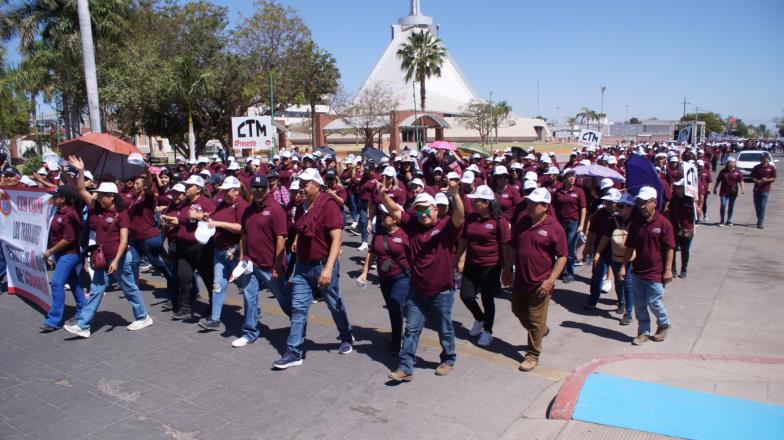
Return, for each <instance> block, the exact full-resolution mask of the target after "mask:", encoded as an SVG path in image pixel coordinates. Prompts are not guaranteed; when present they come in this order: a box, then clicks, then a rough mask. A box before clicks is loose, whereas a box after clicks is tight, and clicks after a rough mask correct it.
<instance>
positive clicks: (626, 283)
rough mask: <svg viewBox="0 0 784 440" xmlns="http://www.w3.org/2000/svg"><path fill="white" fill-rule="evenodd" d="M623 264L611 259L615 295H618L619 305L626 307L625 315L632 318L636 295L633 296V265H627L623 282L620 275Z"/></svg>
mask: <svg viewBox="0 0 784 440" xmlns="http://www.w3.org/2000/svg"><path fill="white" fill-rule="evenodd" d="M621 264H622V263H617V262H615V261H612V259H610V267H612V271H613V276H614V277H615V279H614V280H613V281H614V284H615V294H616V295H618V303H619V304H623V305H624V306H625V307H626V311H625V312H624V313H625V314H627V315H629V316H632V310H633V309H634V295H633V294H632V263H628V264H627V265H626V278H624V280H623V281H621V277H620V276H619V274H620V273H621Z"/></svg>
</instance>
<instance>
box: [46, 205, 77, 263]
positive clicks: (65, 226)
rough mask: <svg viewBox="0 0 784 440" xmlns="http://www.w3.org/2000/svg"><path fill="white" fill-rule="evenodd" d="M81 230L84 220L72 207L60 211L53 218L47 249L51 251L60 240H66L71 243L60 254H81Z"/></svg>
mask: <svg viewBox="0 0 784 440" xmlns="http://www.w3.org/2000/svg"><path fill="white" fill-rule="evenodd" d="M81 229H82V219H81V217H80V216H79V213H77V212H76V210H75V209H74V208H73V207H72V206H65V207H63V208H62V209H58V210H57V212H56V213H55V215H54V217H52V223H51V225H50V226H49V242H48V243H47V246H46V247H47V248H49V249H51V248H52V246H54V245H56V244H57V243H59V242H60V240H66V241H68V242H69V243H68V245H67V246H66V247H65V248H63V249H61V250H60V252H59V254H77V253H79V233H80V232H81Z"/></svg>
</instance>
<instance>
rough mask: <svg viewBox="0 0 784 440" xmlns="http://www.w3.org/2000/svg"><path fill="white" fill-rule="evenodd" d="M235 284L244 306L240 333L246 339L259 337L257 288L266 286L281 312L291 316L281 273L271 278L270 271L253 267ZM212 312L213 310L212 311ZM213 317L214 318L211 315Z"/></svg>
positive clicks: (250, 339) (288, 299)
mask: <svg viewBox="0 0 784 440" xmlns="http://www.w3.org/2000/svg"><path fill="white" fill-rule="evenodd" d="M237 284H238V285H239V287H240V289H242V295H243V297H244V303H245V305H244V307H245V322H244V323H243V324H242V335H243V336H245V339H247V340H248V341H251V342H253V341H255V340H256V339H258V338H259V333H260V332H259V290H261V288H262V287H264V286H266V287H268V288H269V290H270V291H272V294H273V295H275V298H276V299H277V300H278V304H279V305H280V308H281V309H282V310H283V312H284V313H285V314H286V315H288V316H291V303H290V302H287V301H290V300H291V298H289V297H288V296H287V295H286V287H285V285H284V283H283V274H280V276H278V279H277V280H273V279H272V271H271V270H264V269H262V268H260V267H256V266H254V267H253V273H249V274H246V275H243V276H241V277H240V278H239V279H238V280H237ZM214 301H215V299H214V297H213V310H215V305H214V304H215V303H214ZM213 313H214V312H213ZM213 319H215V318H214V317H213Z"/></svg>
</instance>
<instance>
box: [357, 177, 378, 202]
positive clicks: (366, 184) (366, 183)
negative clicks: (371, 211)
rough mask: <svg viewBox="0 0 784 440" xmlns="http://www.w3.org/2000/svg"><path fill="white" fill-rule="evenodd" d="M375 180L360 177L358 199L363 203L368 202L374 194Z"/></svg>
mask: <svg viewBox="0 0 784 440" xmlns="http://www.w3.org/2000/svg"><path fill="white" fill-rule="evenodd" d="M376 182H378V180H376V179H375V178H374V176H366V177H362V180H361V181H360V184H359V199H360V200H362V201H363V202H369V201H370V199H371V198H372V197H373V194H374V193H375V192H376Z"/></svg>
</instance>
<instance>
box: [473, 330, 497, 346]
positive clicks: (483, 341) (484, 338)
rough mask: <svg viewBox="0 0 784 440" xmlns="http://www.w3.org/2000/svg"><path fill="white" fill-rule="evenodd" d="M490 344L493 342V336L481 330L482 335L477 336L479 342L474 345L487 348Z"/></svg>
mask: <svg viewBox="0 0 784 440" xmlns="http://www.w3.org/2000/svg"><path fill="white" fill-rule="evenodd" d="M491 342H493V334H492V333H490V332H489V331H487V330H482V334H480V335H479V340H478V341H477V342H476V344H477V345H481V346H482V347H487V346H488V345H490V343H491Z"/></svg>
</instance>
